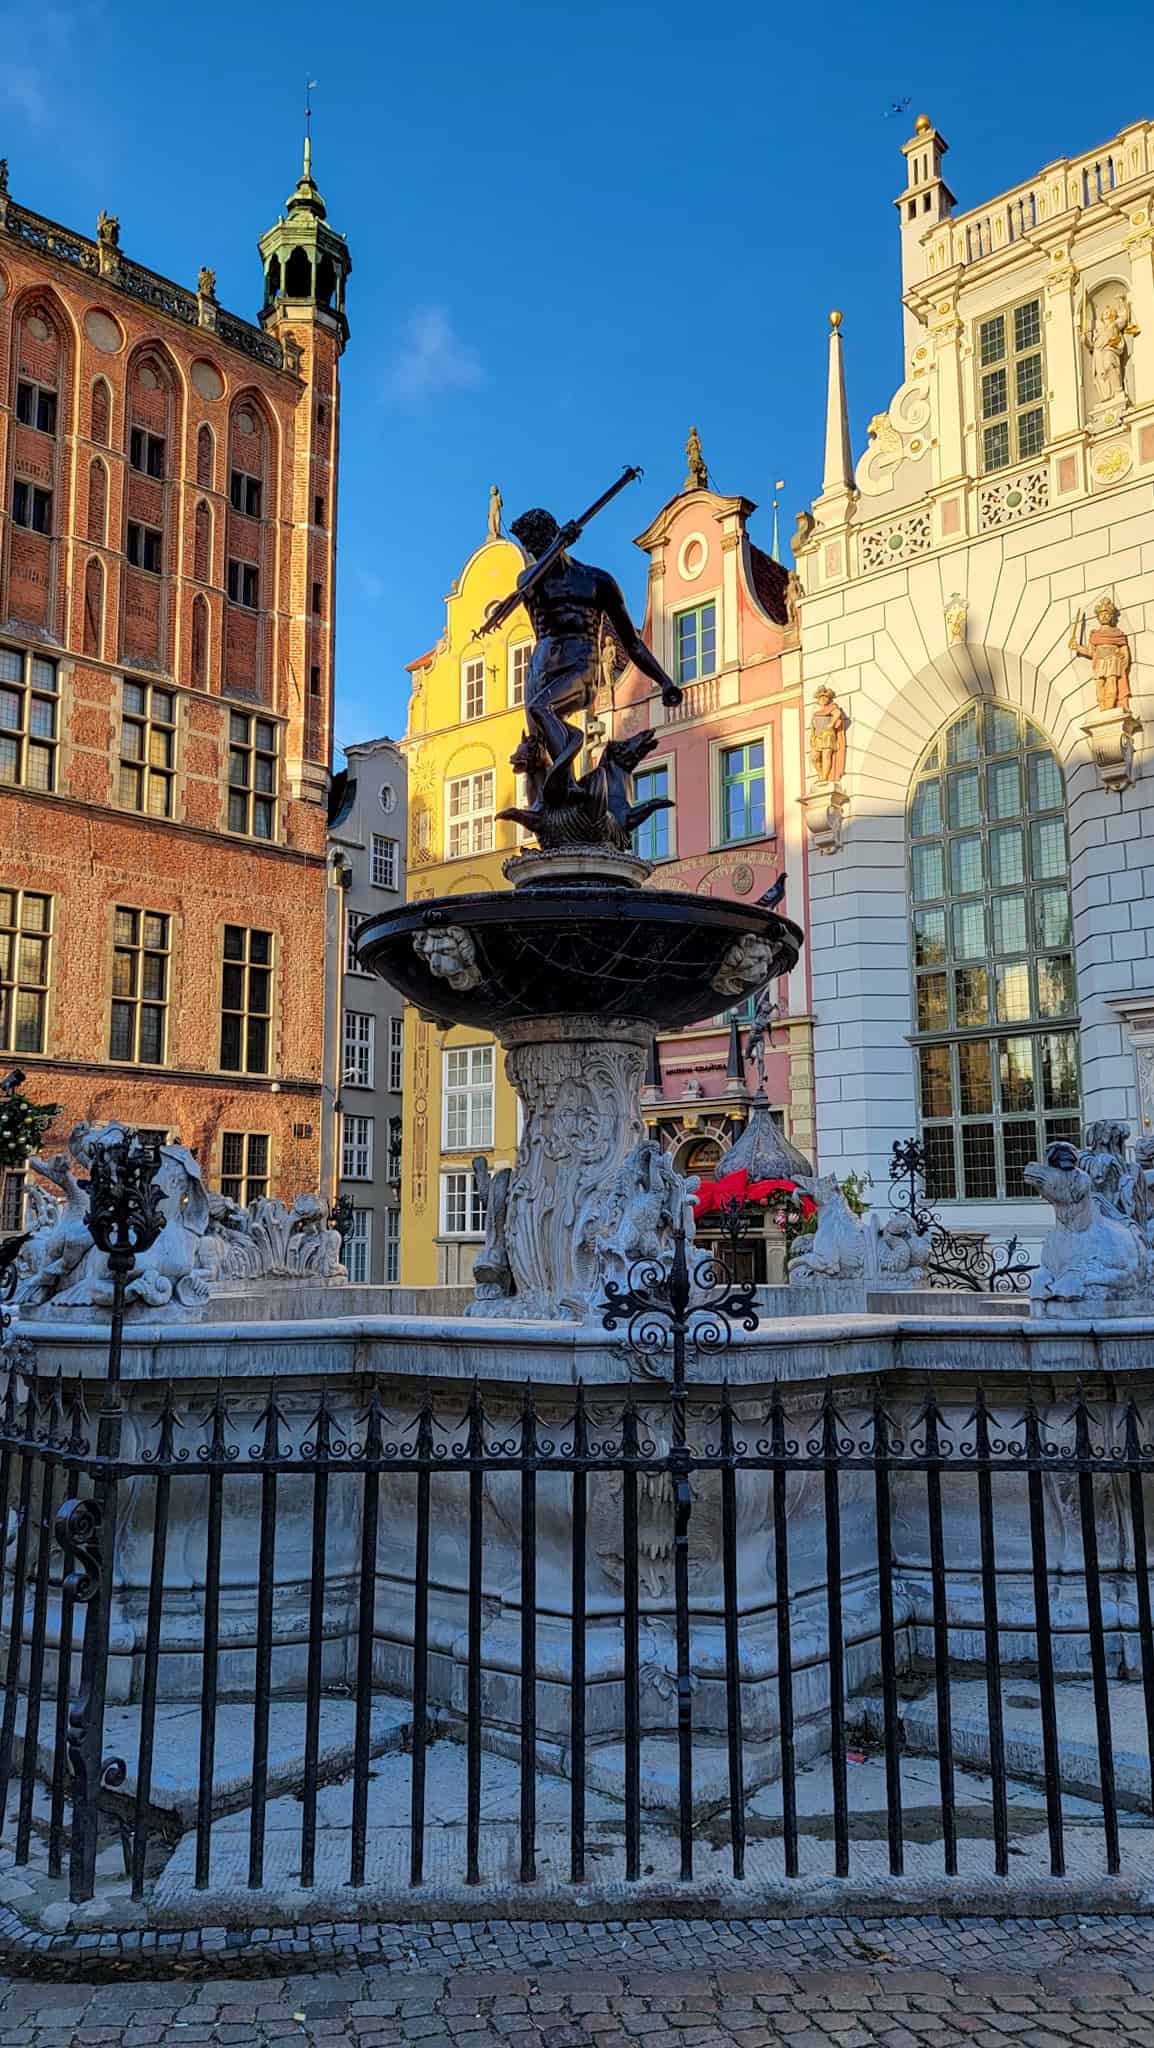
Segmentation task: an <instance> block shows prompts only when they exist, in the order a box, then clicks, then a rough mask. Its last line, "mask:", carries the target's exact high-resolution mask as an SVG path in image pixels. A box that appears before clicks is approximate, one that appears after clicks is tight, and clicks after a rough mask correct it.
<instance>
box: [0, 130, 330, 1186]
mask: <svg viewBox="0 0 1154 2048" xmlns="http://www.w3.org/2000/svg"><path fill="white" fill-rule="evenodd" d="M260 255H261V261H262V264H263V270H264V301H263V305H262V308H261V313H260V325H259V326H254V325H250V324H249V323H248V322H246V321H244V320H240V319H237V318H236V317H235V316H234V315H233V314H231V313H226V312H225V310H224V309H223V307H221V306H219V305H218V303H217V301H216V296H215V280H214V277H213V274H212V272H211V271H209V270H202V271H201V272H200V275H199V279H198V288H197V290H196V291H188V290H186V289H184V288H183V287H182V286H180V285H177V284H172V283H170V282H169V281H168V280H167V279H165V278H162V277H159V276H157V275H156V274H155V273H154V272H153V271H151V270H147V269H145V268H144V267H143V266H142V265H140V264H138V263H137V262H135V261H134V260H132V259H130V258H129V257H128V256H127V255H126V254H125V252H124V251H123V250H122V249H121V247H120V231H119V224H118V222H117V221H115V220H110V219H109V218H108V217H107V216H106V215H104V214H102V215H101V217H100V222H99V223H98V227H97V234H96V238H95V239H93V240H89V239H88V238H87V237H85V236H83V235H78V234H75V233H73V232H72V231H71V230H69V229H65V228H62V227H58V226H57V225H56V224H55V223H54V222H52V221H49V220H45V219H43V218H42V217H41V216H40V215H38V214H35V213H32V212H30V211H29V210H28V209H27V208H25V207H24V206H23V205H19V204H17V203H16V201H15V200H14V199H13V198H12V197H11V196H10V194H9V191H8V177H7V167H6V166H0V458H2V462H3V494H2V500H0V1060H2V1061H3V1062H4V1063H5V1064H7V1065H19V1066H20V1067H22V1068H24V1069H25V1071H26V1072H27V1074H28V1084H27V1085H28V1088H29V1091H30V1092H31V1093H32V1094H33V1095H34V1096H35V1097H37V1098H38V1099H40V1100H45V1099H48V1100H55V1101H58V1102H60V1103H61V1104H62V1106H63V1109H62V1115H61V1116H60V1118H59V1119H58V1122H57V1126H56V1133H55V1134H56V1135H59V1134H62V1133H63V1132H64V1131H65V1130H67V1128H68V1127H69V1125H70V1124H71V1123H72V1122H74V1121H75V1120H77V1119H78V1118H80V1117H82V1116H87V1117H90V1118H94V1119H95V1118H100V1117H104V1116H107V1115H109V1114H111V1113H115V1114H118V1115H120V1116H122V1117H124V1118H126V1119H127V1120H129V1121H132V1122H135V1123H138V1124H140V1125H142V1126H146V1127H149V1128H156V1129H163V1130H166V1131H169V1132H172V1133H175V1132H179V1133H180V1134H181V1136H182V1137H183V1139H184V1142H185V1143H186V1144H189V1145H191V1146H192V1147H193V1148H194V1149H195V1150H196V1151H197V1153H198V1156H199V1157H200V1159H201V1161H202V1164H203V1165H204V1167H205V1169H206V1171H207V1172H208V1174H209V1176H210V1178H211V1179H212V1180H213V1181H214V1182H222V1181H223V1182H224V1184H225V1185H226V1186H227V1187H228V1188H229V1191H230V1192H236V1193H238V1194H240V1195H242V1196H245V1197H248V1196H251V1195H253V1194H256V1193H262V1192H264V1191H265V1188H266V1186H267V1187H268V1188H269V1189H270V1190H271V1191H274V1192H284V1193H288V1194H291V1193H294V1192H296V1191H297V1190H299V1189H301V1188H305V1187H316V1186H317V1185H318V1181H319V1180H320V1178H321V1175H322V1166H323V1162H322V1140H324V1141H325V1147H326V1151H327V1145H328V1142H329V1141H331V1136H332V1129H331V1127H332V1124H333V1121H334V1119H333V1117H332V1114H331V1109H330V1106H329V1105H328V1104H327V1103H326V1102H325V1101H324V1100H323V1098H322V1087H323V1083H324V1073H323V1061H324V1021H325V1014H326V990H325V966H324V960H325V920H326V913H327V909H328V897H329V889H328V882H327V875H326V860H325V798H326V792H327V786H328V769H329V748H330V724H331V705H332V681H333V677H332V651H333V609H332V608H333V573H334V552H335V516H336V485H337V449H338V427H339V411H340V399H339V387H338V367H339V361H340V356H341V353H342V350H343V348H344V344H345V340H346V336H347V324H346V320H345V311H344V293H345V282H346V279H347V276H348V272H349V268H350V265H349V256H348V251H347V248H346V246H345V243H344V240H343V237H341V236H340V235H338V234H336V233H335V232H334V231H333V230H332V229H331V228H330V227H329V226H328V224H327V221H326V218H325V208H324V203H323V201H322V199H321V197H320V194H319V192H318V190H317V187H316V185H315V184H314V182H313V179H312V176H311V171H310V167H309V162H308V150H307V145H306V158H305V167H304V172H303V175H302V177H301V179H300V182H299V183H298V185H297V187H296V189H295V191H294V192H293V194H292V196H291V198H290V199H289V201H288V203H287V208H286V215H285V217H284V218H283V219H280V220H278V221H277V223H276V225H275V226H274V227H273V228H271V229H270V230H269V232H268V233H267V234H266V235H264V236H263V237H262V239H261V242H260Z"/></svg>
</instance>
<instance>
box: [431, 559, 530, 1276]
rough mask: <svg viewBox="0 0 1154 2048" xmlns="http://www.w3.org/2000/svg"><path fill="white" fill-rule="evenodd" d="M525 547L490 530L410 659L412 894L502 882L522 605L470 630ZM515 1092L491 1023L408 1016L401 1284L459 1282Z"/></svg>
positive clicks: (509, 1131) (512, 796) (517, 568)
mask: <svg viewBox="0 0 1154 2048" xmlns="http://www.w3.org/2000/svg"><path fill="white" fill-rule="evenodd" d="M526 560H527V557H526V556H525V555H524V554H522V552H521V549H520V548H519V547H518V546H517V544H516V542H515V541H511V540H505V539H503V538H501V537H499V536H497V535H490V538H489V539H488V540H487V541H486V542H485V544H484V546H483V547H480V548H478V549H477V551H476V553H475V554H473V555H471V556H470V558H469V560H468V561H467V562H466V564H465V566H464V568H463V569H462V571H461V574H460V576H459V577H458V578H457V581H456V582H455V583H454V585H453V587H452V589H451V590H450V592H449V595H448V597H447V598H446V600H445V608H446V620H445V630H444V632H443V634H442V635H441V638H440V640H439V641H438V642H437V645H436V647H434V648H433V649H432V650H431V651H430V653H428V654H426V655H423V656H422V657H421V659H420V660H419V661H415V662H413V663H411V664H410V674H411V675H412V678H413V683H412V693H411V696H410V700H409V717H408V727H407V731H406V735H405V739H404V741H403V742H402V745H403V748H404V751H405V754H406V757H407V760H408V771H409V863H408V870H409V899H410V901H413V902H420V901H421V900H422V899H424V898H427V897H430V896H458V895H470V894H472V893H473V892H475V891H477V890H482V889H504V888H507V887H508V884H507V882H506V880H505V877H504V875H503V874H502V872H501V870H502V864H503V862H504V861H506V860H507V859H508V857H509V855H510V854H511V853H514V852H515V851H516V849H517V846H518V844H519V835H518V829H517V827H516V826H515V825H512V824H510V823H509V822H508V821H507V820H502V819H499V818H498V816H497V813H498V811H501V810H503V809H504V808H505V807H506V806H508V805H512V804H515V803H516V802H517V798H518V790H517V777H516V774H515V772H514V770H513V768H512V767H511V766H510V761H509V757H510V755H511V754H512V753H513V752H514V751H515V750H516V748H517V746H518V744H519V742H520V739H521V735H522V733H523V730H524V713H523V711H522V708H521V706H522V701H523V697H524V684H525V672H526V669H527V667H528V663H529V656H530V654H531V653H532V650H533V636H532V633H531V631H530V628H529V621H528V619H527V617H526V615H525V613H524V611H518V612H516V613H514V615H513V617H512V619H511V620H509V621H508V622H507V623H506V625H504V626H503V627H500V628H498V629H497V631H495V632H493V633H490V634H487V635H486V636H485V638H484V639H483V640H475V639H474V638H473V634H474V631H475V629H476V628H477V627H478V626H479V625H480V623H481V621H482V620H483V619H484V617H485V615H486V612H487V611H488V609H489V607H490V606H491V605H492V604H493V603H494V602H495V601H496V600H497V599H498V598H501V597H504V596H505V594H506V592H507V591H509V590H511V589H512V587H513V585H514V584H515V582H516V580H517V577H518V576H519V575H520V573H521V570H522V569H523V568H524V567H525V563H526ZM517 1114H518V1104H517V1098H516V1096H515V1095H514V1093H513V1090H512V1088H511V1087H510V1085H509V1083H508V1081H507V1080H506V1078H505V1071H504V1056H503V1054H502V1051H501V1048H500V1046H499V1045H498V1044H497V1042H496V1040H495V1039H494V1038H493V1036H492V1034H491V1033H489V1032H482V1031H474V1030H472V1029H471V1028H468V1027H466V1026H464V1025H453V1026H452V1027H451V1028H445V1027H443V1026H441V1025H437V1024H434V1023H431V1022H430V1021H429V1020H428V1019H427V1018H424V1017H422V1016H420V1015H419V1014H418V1013H417V1012H416V1011H414V1010H408V1011H406V1015H405V1090H404V1125H403V1144H402V1155H401V1156H402V1162H403V1164H402V1203H403V1208H404V1215H405V1227H404V1230H403V1231H402V1233H401V1245H402V1252H401V1280H402V1283H403V1284H404V1285H406V1286H414V1287H417V1286H435V1285H446V1284H447V1285H454V1284H457V1283H459V1282H463V1281H467V1280H468V1279H469V1277H470V1275H471V1273H472V1269H473V1260H474V1258H475V1257H476V1254H477V1251H478V1249H479V1248H480V1245H481V1243H482V1241H483V1237H484V1222H483V1216H482V1211H481V1204H480V1199H479V1196H478V1194H477V1191H476V1188H475V1184H474V1178H473V1171H472V1161H473V1159H474V1158H475V1157H476V1156H477V1155H478V1154H483V1155H484V1156H485V1158H486V1159H487V1160H488V1161H489V1164H490V1166H493V1167H495V1166H500V1165H508V1164H511V1163H512V1161H513V1158H514V1155H515V1153H516V1149H517Z"/></svg>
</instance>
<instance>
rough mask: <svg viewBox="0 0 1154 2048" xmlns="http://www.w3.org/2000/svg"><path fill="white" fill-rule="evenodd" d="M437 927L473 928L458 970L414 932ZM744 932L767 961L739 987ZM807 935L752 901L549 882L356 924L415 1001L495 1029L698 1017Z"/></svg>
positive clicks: (368, 962)
mask: <svg viewBox="0 0 1154 2048" xmlns="http://www.w3.org/2000/svg"><path fill="white" fill-rule="evenodd" d="M438 931H440V932H443V933H450V932H451V933H458V932H463V933H464V934H466V935H467V942H468V943H467V945H466V947H465V949H464V954H463V955H462V956H461V957H462V961H463V964H462V966H461V968H460V971H459V972H457V973H456V974H454V975H453V976H452V977H451V979H450V978H447V977H446V975H445V974H444V973H443V972H442V973H440V974H436V973H434V972H433V971H432V969H431V967H430V966H429V964H428V962H427V960H426V959H425V958H424V957H423V956H422V954H421V953H419V952H418V951H417V949H416V946H415V944H414V941H415V940H416V939H417V938H419V937H420V936H421V935H422V934H425V933H430V934H431V933H436V932H438ZM743 939H744V940H747V941H748V940H759V941H762V942H763V944H764V945H765V946H766V947H768V948H769V950H770V952H771V953H772V955H773V956H774V959H773V965H772V968H763V970H762V971H761V972H760V974H754V973H753V972H752V971H751V973H750V975H749V977H748V979H747V980H746V981H745V983H744V984H743V985H742V986H741V988H740V989H738V988H737V987H730V988H726V987H724V986H723V987H719V986H718V979H719V977H721V979H722V981H724V980H725V979H726V962H727V958H729V957H730V956H731V954H732V949H733V948H734V946H735V945H737V944H738V943H739V942H740V941H741V940H743ZM801 944H802V935H801V932H800V931H799V930H798V928H797V926H796V925H793V924H791V923H790V922H789V920H788V919H787V918H783V917H780V916H779V915H778V914H777V912H775V911H772V910H765V909H763V908H762V907H761V906H760V905H759V904H757V903H750V904H745V903H731V902H727V901H722V900H720V899H714V898H712V897H702V896H691V895H687V894H685V893H684V892H682V891H678V890H672V889H630V888H608V889H607V888H605V887H604V885H598V886H597V887H595V888H594V887H584V888H583V887H581V886H580V885H579V884H573V885H570V886H567V887H566V886H558V885H557V884H553V885H551V886H549V887H548V888H545V887H541V888H535V889H534V888H525V887H522V888H520V889H518V890H515V891H513V890H509V891H505V890H502V891H500V892H496V891H493V892H487V893H486V894H484V895H475V896H440V897H434V898H433V899H432V900H431V901H429V902H423V903H408V904H404V905H402V906H401V907H399V908H398V909H395V910H389V911H386V912H385V913H384V914H383V915H382V916H381V917H374V918H371V919H370V920H369V921H368V922H367V923H365V924H364V925H362V926H361V927H360V929H359V931H358V933H357V956H358V959H359V960H360V963H361V965H362V966H363V967H366V968H368V969H369V970H370V971H371V972H373V973H376V974H380V975H382V976H383V978H384V979H385V980H386V981H388V982H391V983H392V985H393V987H394V988H397V989H399V990H400V991H401V994H402V995H404V996H406V997H407V998H408V1000H409V1001H410V1002H412V1003H415V1004H416V1005H417V1007H418V1008H419V1009H421V1010H424V1011H426V1012H428V1013H429V1014H430V1015H432V1016H435V1017H437V1018H438V1019H444V1020H445V1021H446V1022H447V1023H453V1024H473V1025H478V1026H481V1027H483V1028H484V1029H486V1030H491V1031H495V1032H496V1033H497V1035H498V1036H500V1034H501V1027H502V1025H505V1024H509V1023H516V1022H520V1021H521V1020H523V1019H528V1018H544V1017H558V1016H567V1015H573V1014H574V1013H580V1014H581V1015H583V1016H585V1017H591V1018H612V1017H637V1018H640V1019H643V1020H644V1021H645V1022H646V1023H647V1024H648V1025H650V1026H651V1028H652V1029H653V1030H655V1031H668V1030H674V1029H676V1028H677V1027H678V1026H679V1025H684V1024H696V1023H699V1022H700V1021H701V1019H702V1018H704V1017H711V1016H715V1015H716V1014H717V1013H718V1012H719V1011H721V1010H724V1009H725V1008H726V1007H727V1006H728V1005H729V1004H730V1003H732V1002H734V1001H735V1000H740V998H741V996H743V995H745V994H746V993H748V992H749V990H750V989H752V988H753V987H754V986H761V985H762V983H764V982H765V980H766V979H767V978H768V975H769V972H772V973H773V974H785V973H788V972H789V970H790V968H792V967H793V966H794V965H795V963H796V961H797V957H798V953H799V951H800V949H801ZM470 955H471V958H468V957H467V956H470ZM454 983H456V984H457V985H456V986H454Z"/></svg>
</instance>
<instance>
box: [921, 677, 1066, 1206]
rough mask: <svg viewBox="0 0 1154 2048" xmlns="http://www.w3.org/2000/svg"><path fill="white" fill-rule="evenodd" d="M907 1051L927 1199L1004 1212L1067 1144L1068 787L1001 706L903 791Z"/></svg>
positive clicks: (1035, 731)
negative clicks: (910, 1030)
mask: <svg viewBox="0 0 1154 2048" xmlns="http://www.w3.org/2000/svg"><path fill="white" fill-rule="evenodd" d="M909 865H910V903H911V914H912V922H913V934H912V937H913V946H912V957H913V970H914V1033H915V1037H914V1044H915V1047H916V1061H917V1075H918V1105H919V1115H920V1122H921V1135H922V1143H923V1144H924V1146H925V1150H926V1178H927V1194H928V1195H929V1198H930V1199H931V1200H934V1199H937V1200H939V1201H954V1200H958V1201H989V1200H991V1199H995V1198H997V1197H1000V1196H1009V1197H1012V1198H1015V1199H1018V1198H1021V1197H1025V1196H1029V1195H1030V1194H1031V1193H1032V1190H1031V1189H1030V1188H1029V1187H1028V1186H1027V1185H1026V1183H1025V1181H1024V1180H1023V1179H1022V1168H1023V1167H1024V1166H1026V1165H1028V1164H1029V1162H1030V1160H1032V1159H1041V1158H1044V1156H1045V1147H1046V1146H1047V1145H1048V1144H1049V1143H1050V1142H1051V1141H1052V1140H1053V1139H1055V1138H1065V1137H1070V1138H1073V1139H1074V1140H1075V1142H1076V1141H1077V1140H1078V1136H1079V1131H1080V1128H1081V1119H1080V1115H1079V1083H1078V1034H1077V1015H1076V1003H1075V990H1074V958H1073V947H1072V934H1071V921H1070V881H1069V854H1068V851H1067V846H1066V788H1065V782H1064V779H1063V776H1062V770H1061V767H1060V766H1059V763H1058V760H1057V757H1056V755H1055V754H1054V751H1053V749H1052V747H1051V746H1050V744H1049V741H1048V740H1047V739H1046V737H1045V734H1044V733H1042V732H1041V731H1040V729H1039V728H1038V727H1037V726H1036V725H1035V724H1034V723H1033V720H1032V719H1029V718H1027V717H1026V716H1025V715H1024V713H1022V712H1020V711H1017V710H1015V709H1014V707H1013V706H1012V705H1008V704H988V703H983V704H971V705H969V706H968V707H967V709H966V710H964V711H962V712H959V713H958V714H957V716H956V717H954V718H952V719H951V720H950V721H949V723H948V724H947V725H945V726H943V727H942V729H941V731H940V732H939V733H938V735H937V737H936V739H935V740H934V742H933V744H932V746H931V747H930V748H929V749H928V751H927V753H926V754H925V756H924V758H923V759H922V761H921V763H920V765H919V767H918V770H917V773H916V774H915V776H914V779H913V783H912V786H911V790H910V806H909Z"/></svg>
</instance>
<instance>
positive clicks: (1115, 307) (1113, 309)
mask: <svg viewBox="0 0 1154 2048" xmlns="http://www.w3.org/2000/svg"><path fill="white" fill-rule="evenodd" d="M1137 332H1138V329H1137V328H1136V327H1135V326H1134V325H1133V323H1132V321H1131V319H1130V301H1129V299H1128V298H1127V297H1126V294H1125V292H1123V291H1112V290H1111V291H1107V292H1106V293H1104V295H1103V296H1102V298H1101V299H1099V301H1098V303H1097V305H1093V304H1092V303H1091V302H1090V301H1089V300H1087V302H1086V310H1085V315H1084V318H1083V323H1082V338H1083V340H1084V342H1085V344H1086V347H1087V348H1088V349H1089V351H1090V369H1091V373H1092V375H1093V378H1094V389H1095V391H1096V392H1097V394H1098V397H1099V398H1101V399H1110V398H1121V396H1122V394H1123V390H1124V388H1125V387H1124V379H1125V374H1126V357H1127V355H1128V353H1129V348H1128V338H1129V336H1130V335H1132V334H1137Z"/></svg>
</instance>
